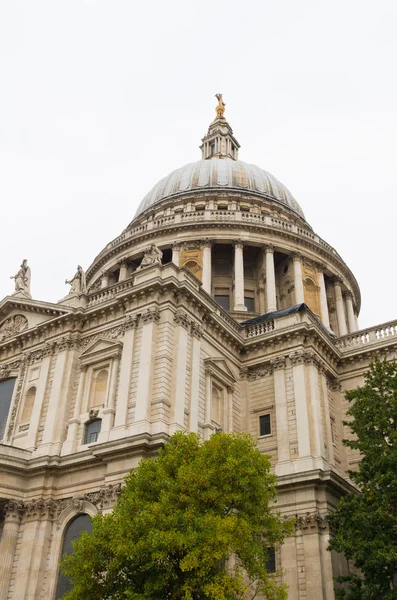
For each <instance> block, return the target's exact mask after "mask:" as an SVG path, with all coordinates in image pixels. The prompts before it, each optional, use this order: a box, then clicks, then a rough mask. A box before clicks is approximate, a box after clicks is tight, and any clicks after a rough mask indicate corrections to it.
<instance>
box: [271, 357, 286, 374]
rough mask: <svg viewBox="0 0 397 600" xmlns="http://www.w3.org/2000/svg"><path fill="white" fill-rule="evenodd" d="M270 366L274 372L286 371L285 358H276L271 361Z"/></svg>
mask: <svg viewBox="0 0 397 600" xmlns="http://www.w3.org/2000/svg"><path fill="white" fill-rule="evenodd" d="M270 364H271V366H272V368H273V370H274V371H278V370H279V369H285V356H276V357H275V358H273V359H272V360H271V361H270Z"/></svg>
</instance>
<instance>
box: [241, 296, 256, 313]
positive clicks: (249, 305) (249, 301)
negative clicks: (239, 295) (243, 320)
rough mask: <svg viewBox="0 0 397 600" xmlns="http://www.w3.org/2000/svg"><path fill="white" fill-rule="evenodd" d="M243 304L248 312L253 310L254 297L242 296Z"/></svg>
mask: <svg viewBox="0 0 397 600" xmlns="http://www.w3.org/2000/svg"><path fill="white" fill-rule="evenodd" d="M244 304H245V306H246V307H247V310H248V312H254V311H255V298H247V297H244Z"/></svg>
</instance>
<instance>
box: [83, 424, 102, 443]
mask: <svg viewBox="0 0 397 600" xmlns="http://www.w3.org/2000/svg"><path fill="white" fill-rule="evenodd" d="M101 425H102V420H101V419H95V421H89V422H88V423H86V424H85V436H84V443H85V444H92V443H93V442H96V441H97V439H98V435H99V432H100V431H101Z"/></svg>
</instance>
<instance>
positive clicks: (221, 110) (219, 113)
mask: <svg viewBox="0 0 397 600" xmlns="http://www.w3.org/2000/svg"><path fill="white" fill-rule="evenodd" d="M215 98H216V99H217V100H218V106H217V107H216V109H215V110H216V118H217V119H224V118H225V106H226V104H225V103H224V101H223V98H222V94H215Z"/></svg>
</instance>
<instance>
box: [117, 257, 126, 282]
mask: <svg viewBox="0 0 397 600" xmlns="http://www.w3.org/2000/svg"><path fill="white" fill-rule="evenodd" d="M127 277H128V265H127V261H126V260H122V261H120V273H119V281H124V279H127Z"/></svg>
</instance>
